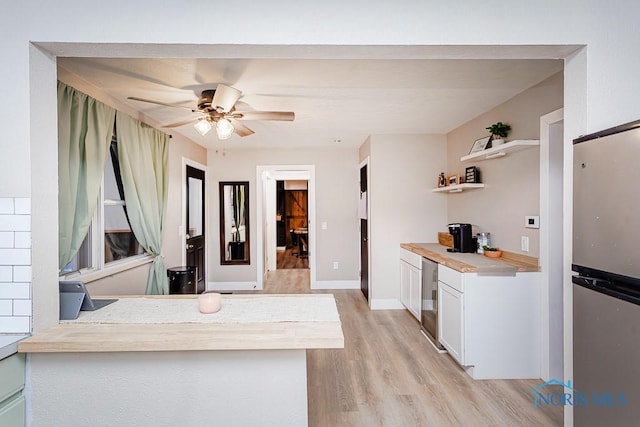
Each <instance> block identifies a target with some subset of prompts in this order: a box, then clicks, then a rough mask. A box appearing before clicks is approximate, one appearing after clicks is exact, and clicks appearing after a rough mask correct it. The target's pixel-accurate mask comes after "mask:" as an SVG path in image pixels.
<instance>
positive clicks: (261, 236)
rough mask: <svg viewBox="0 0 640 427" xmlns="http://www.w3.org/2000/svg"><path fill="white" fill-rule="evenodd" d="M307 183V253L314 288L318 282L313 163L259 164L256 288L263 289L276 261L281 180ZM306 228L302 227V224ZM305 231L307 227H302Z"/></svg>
mask: <svg viewBox="0 0 640 427" xmlns="http://www.w3.org/2000/svg"><path fill="white" fill-rule="evenodd" d="M287 180H292V181H305V182H306V183H307V219H306V222H307V227H306V228H307V230H306V237H307V239H306V256H307V261H308V267H309V268H308V274H309V283H310V287H311V289H313V287H314V284H315V282H316V227H315V221H316V203H315V166H314V165H282V166H279V165H267V166H256V183H257V184H256V205H257V206H256V207H257V209H256V213H257V217H256V234H255V236H256V239H257V241H256V252H257V256H256V267H257V277H256V289H258V290H262V289H263V284H264V280H265V277H266V275H267V273H268V272H269V271H275V270H276V266H277V264H276V262H277V204H276V190H277V182H278V181H287ZM300 228H303V227H300ZM301 231H304V230H301Z"/></svg>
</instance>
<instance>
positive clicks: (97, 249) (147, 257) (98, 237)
mask: <svg viewBox="0 0 640 427" xmlns="http://www.w3.org/2000/svg"><path fill="white" fill-rule="evenodd" d="M107 161H111V160H110V157H108V159H107ZM125 204H126V202H125V201H124V200H112V199H105V198H104V174H103V175H102V182H101V184H100V191H99V193H98V206H96V209H95V212H94V213H93V218H92V219H91V226H90V228H89V233H91V267H85V268H81V269H80V270H77V271H74V272H71V273H67V274H64V275H61V276H60V280H71V279H74V280H82V281H83V282H85V283H88V282H92V281H94V280H98V279H102V278H104V277H107V276H111V275H113V274H117V273H121V272H123V271H127V270H130V269H132V268H136V267H139V266H141V265H144V264H149V263H151V262H152V261H153V256H152V255H151V254H150V253H148V252H145V253H143V254H140V255H133V256H130V257H127V258H126V259H121V260H117V261H111V262H109V263H105V261H104V259H105V253H104V239H105V237H104V207H105V206H124V205H125ZM96 225H97V226H96Z"/></svg>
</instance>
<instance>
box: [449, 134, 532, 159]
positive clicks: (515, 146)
mask: <svg viewBox="0 0 640 427" xmlns="http://www.w3.org/2000/svg"><path fill="white" fill-rule="evenodd" d="M539 145H540V141H539V140H537V139H514V140H513V141H509V142H505V143H504V144H501V145H498V146H497V147H491V148H488V149H486V150H482V151H478V152H476V153H473V154H468V155H466V156H462V157H460V161H461V162H468V161H469V160H477V161H481V160H491V159H495V158H496V157H502V156H506V155H507V153H511V152H514V151H520V150H525V149H527V148H533V147H538V146H539Z"/></svg>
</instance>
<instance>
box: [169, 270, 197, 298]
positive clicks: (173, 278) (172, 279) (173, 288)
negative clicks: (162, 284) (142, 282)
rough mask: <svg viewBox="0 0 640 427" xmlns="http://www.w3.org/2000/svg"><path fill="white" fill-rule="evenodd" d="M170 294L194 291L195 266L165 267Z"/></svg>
mask: <svg viewBox="0 0 640 427" xmlns="http://www.w3.org/2000/svg"><path fill="white" fill-rule="evenodd" d="M167 276H169V293H170V294H195V293H196V268H195V267H191V266H182V267H172V268H168V269H167Z"/></svg>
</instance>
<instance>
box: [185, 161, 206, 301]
mask: <svg viewBox="0 0 640 427" xmlns="http://www.w3.org/2000/svg"><path fill="white" fill-rule="evenodd" d="M204 186H205V179H204V171H202V170H200V169H196V168H194V167H191V166H188V165H187V182H186V194H187V197H186V204H187V209H186V211H187V221H186V223H187V235H186V238H187V239H186V260H187V266H191V267H195V268H196V292H197V293H202V292H204V290H205V282H206V277H207V275H206V270H205V265H206V262H205V256H204V254H205V250H204V249H205V247H206V239H205V236H206V233H205V223H206V221H205V212H204V206H205V203H204V195H205V187H204Z"/></svg>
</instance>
